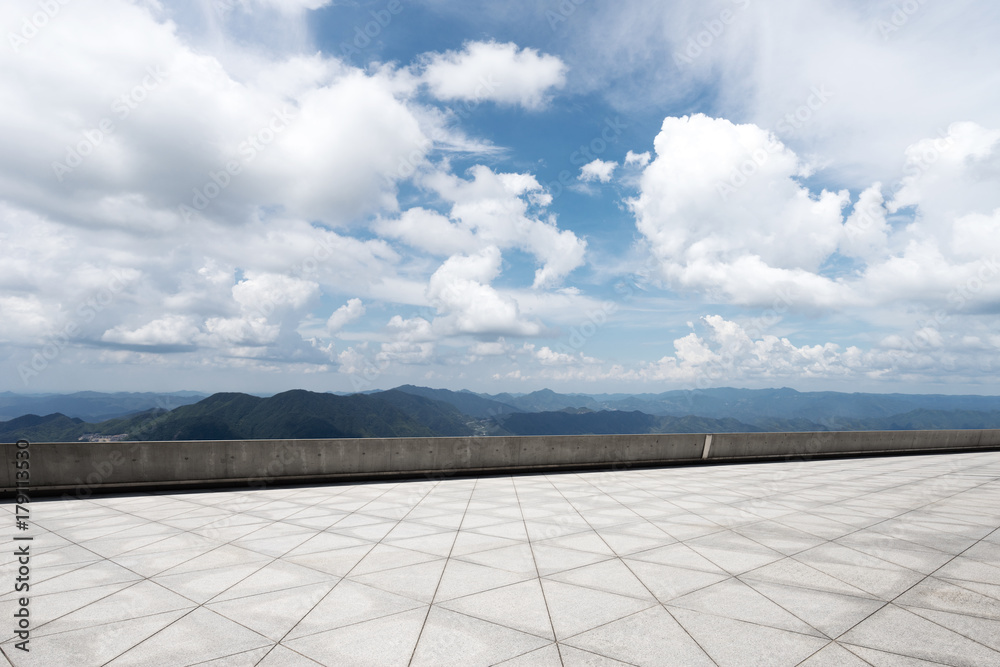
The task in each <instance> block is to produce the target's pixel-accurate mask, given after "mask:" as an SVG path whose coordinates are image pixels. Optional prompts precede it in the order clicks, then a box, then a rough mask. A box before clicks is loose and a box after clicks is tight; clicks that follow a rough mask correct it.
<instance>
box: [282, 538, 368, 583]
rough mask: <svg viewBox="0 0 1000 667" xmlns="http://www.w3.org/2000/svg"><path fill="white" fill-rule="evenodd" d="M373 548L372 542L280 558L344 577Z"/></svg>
mask: <svg viewBox="0 0 1000 667" xmlns="http://www.w3.org/2000/svg"><path fill="white" fill-rule="evenodd" d="M374 548H375V545H374V544H363V545H361V546H357V547H345V548H342V549H331V550H329V551H317V552H315V553H307V554H303V555H301V556H292V555H286V556H284V557H283V558H282V560H283V561H286V562H289V563H295V564H296V565H301V566H303V567H308V568H312V569H313V570H318V571H319V572H326V573H327V574H332V575H334V576H337V577H344V576H347V574H348V573H350V572H351V570H353V569H354V567H355V566H356V565H357V564H358V563H359V562H361V560H362V559H364V557H365V556H367V555H368V554H369V553H370V552H371V550H372V549H374Z"/></svg>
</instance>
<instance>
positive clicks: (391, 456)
mask: <svg viewBox="0 0 1000 667" xmlns="http://www.w3.org/2000/svg"><path fill="white" fill-rule="evenodd" d="M0 448H2V450H3V456H4V459H5V460H6V462H7V465H6V466H5V467H6V471H5V473H4V474H3V478H4V479H3V480H2V481H3V483H4V488H3V490H2V493H3V494H4V495H5V496H10V495H11V493H12V491H13V489H14V461H15V456H14V452H15V451H16V449H15V445H13V444H4V445H2V446H0ZM983 448H986V449H989V448H1000V429H998V430H982V431H980V430H968V431H868V432H831V433H724V434H714V435H709V434H666V435H658V434H657V435H596V436H518V437H480V438H476V437H471V438H470V437H462V438H369V439H336V440H229V441H187V442H176V441H175V442H103V443H90V442H74V443H32V444H31V446H30V462H31V468H30V470H31V484H30V491H29V492H31V493H71V494H76V495H81V496H86V495H90V494H91V493H94V492H99V491H122V490H129V489H155V488H163V489H179V488H190V487H197V486H220V485H239V486H246V485H247V484H252V485H254V486H262V485H268V484H275V483H295V482H312V481H346V480H361V479H379V478H389V477H423V476H430V477H440V476H442V475H449V474H459V473H469V474H476V473H508V472H527V471H553V470H582V469H593V468H625V467H634V466H650V465H673V464H682V463H695V462H698V463H701V462H735V461H753V460H761V459H765V460H766V459H775V458H800V457H806V458H809V457H817V456H837V455H858V454H878V453H886V454H888V453H900V452H914V453H916V452H932V451H960V450H970V449H983Z"/></svg>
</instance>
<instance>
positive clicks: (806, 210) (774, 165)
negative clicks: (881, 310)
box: [631, 114, 849, 304]
mask: <svg viewBox="0 0 1000 667" xmlns="http://www.w3.org/2000/svg"><path fill="white" fill-rule="evenodd" d="M654 145H655V147H656V159H654V160H653V161H652V162H651V163H650V164H649V166H648V167H646V169H645V171H644V172H643V175H642V179H641V183H640V187H641V190H640V195H639V197H638V198H636V199H634V200H632V202H631V207H632V210H633V211H634V212H635V214H636V218H637V227H638V229H639V231H640V232H641V233H642V234H643V235H644V236H645V237H646V240H647V241H648V243H649V245H650V248H651V250H652V252H653V254H654V255H655V256H656V258H657V259H658V260H659V261H660V263H661V268H662V271H663V274H664V277H665V278H666V279H668V280H669V281H671V282H672V283H674V284H677V285H679V286H681V287H683V288H687V289H694V290H700V291H704V292H708V293H711V294H713V295H715V296H716V297H717V298H721V299H724V300H727V301H731V302H733V303H739V304H752V303H759V302H760V301H761V299H762V298H763V299H764V300H765V301H766V300H767V299H768V298H769V296H768V295H771V294H773V293H774V292H775V291H776V290H778V289H786V290H791V291H793V292H795V293H796V294H798V295H799V298H800V299H801V300H804V301H806V302H813V303H826V304H829V303H836V302H841V303H842V302H844V301H845V300H847V298H848V295H846V294H845V293H844V290H843V289H842V288H841V286H839V285H837V284H836V283H834V282H833V281H830V280H828V279H826V278H824V277H822V276H820V275H818V274H817V270H818V269H819V267H820V265H821V264H822V263H823V261H824V260H825V259H826V258H827V257H828V256H829V255H830V254H831V253H832V252H834V251H835V250H836V249H837V247H838V244H839V242H840V240H841V237H842V234H843V228H842V227H843V226H842V213H841V212H842V209H843V208H844V207H845V206H846V205H847V203H848V201H849V196H848V193H847V192H846V191H842V192H838V193H833V192H827V191H825V190H824V191H823V192H821V193H820V194H819V195H818V196H813V195H812V194H811V193H810V191H809V190H808V189H807V188H806V187H804V186H803V185H801V184H800V183H799V182H798V181H797V180H796V179H797V177H801V176H804V175H806V174H808V172H809V170H808V166H807V165H805V164H803V163H802V162H801V161H800V160H799V159H798V158H797V157H796V155H795V154H794V153H793V152H792V151H791V150H789V149H788V148H787V147H785V146H784V145H783V144H782V143H781V142H780V141H778V140H777V138H776V137H775V136H774V135H772V134H771V133H769V132H767V131H766V130H763V129H761V128H758V127H757V126H755V125H749V124H747V125H735V124H733V123H731V122H730V121H728V120H725V119H713V118H709V117H707V116H705V115H702V114H696V115H693V116H684V117H682V118H673V117H668V118H666V119H664V121H663V126H662V128H661V130H660V133H659V134H658V135H657V137H656V140H655V142H654Z"/></svg>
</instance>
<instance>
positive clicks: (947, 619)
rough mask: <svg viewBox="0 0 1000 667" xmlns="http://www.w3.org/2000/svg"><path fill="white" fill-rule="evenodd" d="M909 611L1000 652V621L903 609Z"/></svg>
mask: <svg viewBox="0 0 1000 667" xmlns="http://www.w3.org/2000/svg"><path fill="white" fill-rule="evenodd" d="M903 608H904V609H906V610H907V611H909V612H911V613H914V614H916V615H917V616H922V617H924V618H926V619H927V620H928V621H932V622H934V623H937V624H938V625H943V626H944V627H946V628H948V629H949V630H952V631H954V632H957V633H958V634H960V635H963V636H965V637H968V638H969V639H972V640H973V641H977V642H979V643H980V644H983V645H985V646H988V647H989V648H991V649H993V650H994V651H1000V621H997V620H993V619H989V618H980V617H979V616H970V615H968V614H953V613H950V612H947V611H937V610H935V609H923V608H921V607H903Z"/></svg>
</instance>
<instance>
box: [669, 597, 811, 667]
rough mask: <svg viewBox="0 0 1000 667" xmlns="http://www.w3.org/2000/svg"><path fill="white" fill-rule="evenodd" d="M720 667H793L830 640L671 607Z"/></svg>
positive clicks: (674, 614)
mask: <svg viewBox="0 0 1000 667" xmlns="http://www.w3.org/2000/svg"><path fill="white" fill-rule="evenodd" d="M667 609H668V611H669V612H670V614H671V615H672V616H673V617H674V618H675V619H677V622H678V623H680V624H681V625H682V626H683V627H684V629H685V630H687V631H688V633H690V635H691V636H692V637H693V638H694V640H695V641H696V642H698V645H699V646H700V647H701V648H702V649H703V650H704V651H705V652H706V653H707V654H708V655H709V656H710V657H711V658H712V660H714V661H715V663H716V664H717V665H719V667H730V666H731V667H756V666H757V665H760V666H761V667H765V666H766V667H785V666H786V665H787V666H789V667H791V666H792V665H798V664H799V663H800V662H802V661H803V660H805V659H806V658H808V657H809V656H810V655H812V654H813V653H815V652H816V651H818V650H820V649H821V648H823V647H824V646H826V644H827V643H828V641H829V640H827V639H820V638H819V637H813V636H810V635H804V634H799V633H796V632H789V631H787V630H779V629H777V628H771V627H767V626H763V625H758V624H755V623H748V622H746V621H738V620H735V619H731V618H724V617H722V616H716V615H713V614H707V613H703V612H699V611H691V610H688V609H682V608H680V607H673V606H668V607H667Z"/></svg>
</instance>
